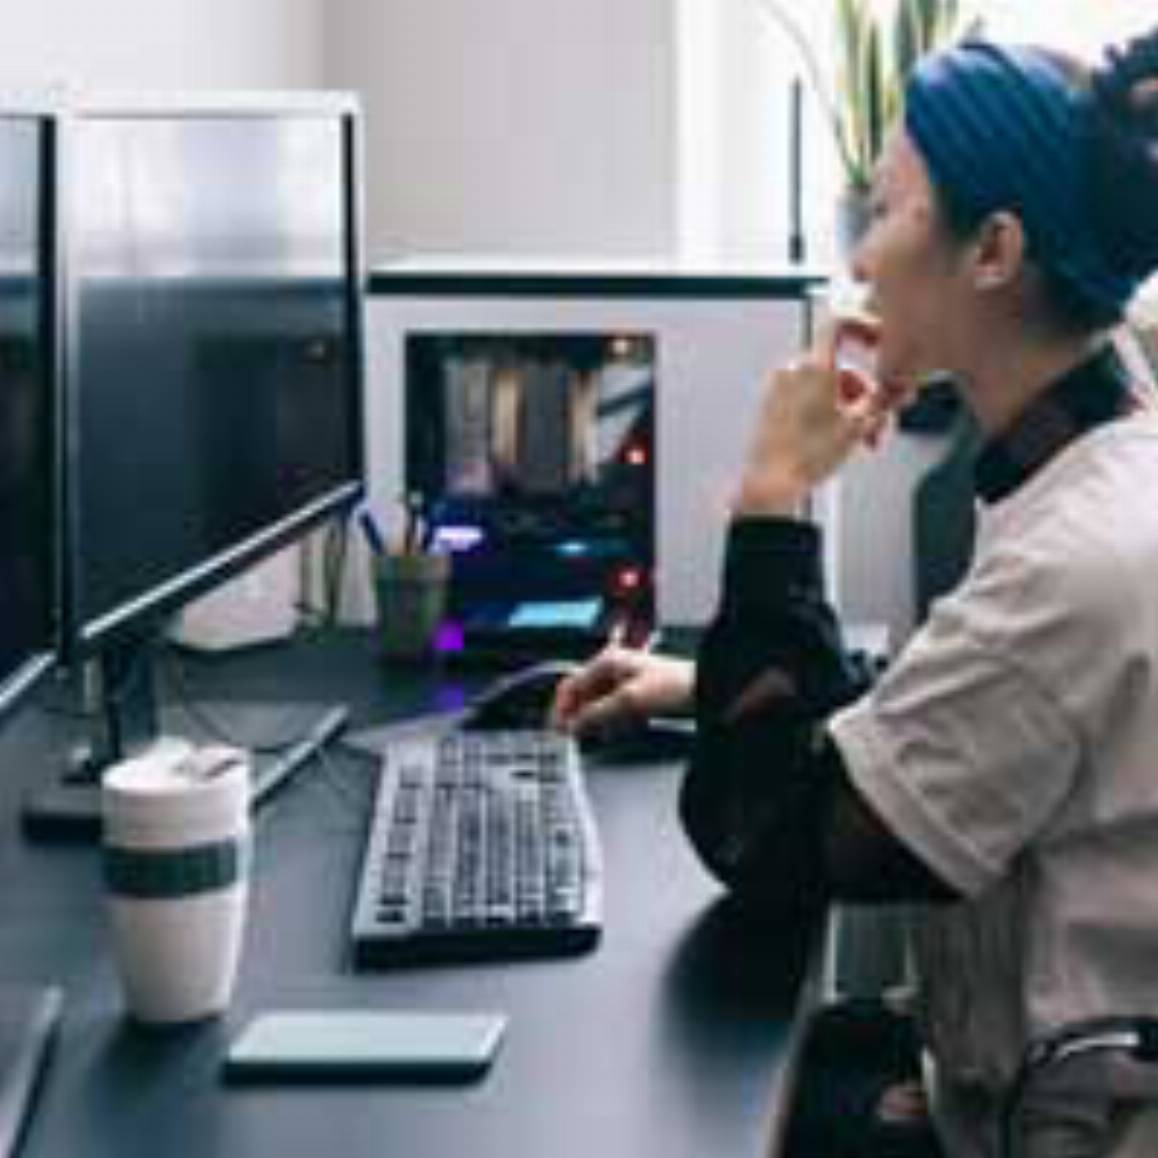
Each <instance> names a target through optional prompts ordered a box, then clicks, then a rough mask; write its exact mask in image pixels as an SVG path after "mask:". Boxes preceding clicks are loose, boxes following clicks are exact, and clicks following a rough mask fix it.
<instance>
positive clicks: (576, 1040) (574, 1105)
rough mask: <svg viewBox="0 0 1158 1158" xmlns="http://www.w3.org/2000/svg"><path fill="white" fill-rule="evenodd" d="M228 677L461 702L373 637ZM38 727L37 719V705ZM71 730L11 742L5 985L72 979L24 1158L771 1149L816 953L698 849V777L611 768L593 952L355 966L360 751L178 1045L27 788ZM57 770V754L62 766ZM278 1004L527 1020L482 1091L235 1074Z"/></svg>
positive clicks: (286, 853) (3, 851) (266, 891)
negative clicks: (235, 968)
mask: <svg viewBox="0 0 1158 1158" xmlns="http://www.w3.org/2000/svg"><path fill="white" fill-rule="evenodd" d="M190 676H191V682H192V683H193V684H194V685H195V686H197V687H199V688H201V689H203V690H207V691H217V692H221V691H224V690H228V692H229V694H230V696H231V698H233V699H234V700H235V701H236V702H238V703H239V704H244V702H245V700H246V698H247V697H261V696H273V695H276V696H278V697H279V698H281V699H286V698H292V697H294V696H301V697H302V698H310V697H313V696H319V695H325V696H327V697H329V698H332V699H340V700H345V701H347V702H348V703H350V705H351V706H352V708H353V711H354V716H355V724H356V725H359V724H361V725H367V724H371V723H374V722H381V721H382V720H384V719H386V718H387V717H388V716H390V715H400V714H405V713H407V712H411V713H412V712H415V711H417V710H420V709H424V708H428V707H429V706H430V705H431V704H432V703H433V702H434V701H435V700H437V699H439V698H440V699H441V702H443V703H453V702H454V701H455V700H456V699H457V698H459V697H461V695H463V694H464V692H465V689H466V685H465V684H464V683H461V682H460V681H459V680H458V679H456V678H454V677H452V676H446V677H444V678H442V679H437V678H431V677H417V676H400V675H397V676H394V677H392V678H391V677H387V675H386V674H385V672H384V671H383V669H381V668H379V667H377V666H376V665H375V663H374V662H373V659H372V656H371V653H370V650H369V644H368V642H367V640H366V638H365V637H364V636H361V635H359V634H355V633H350V634H347V635H345V636H343V637H340V638H338V639H336V640H331V641H329V642H327V643H326V644H325V645H324V646H323V645H318V644H316V643H313V644H308V645H296V646H295V647H294V648H292V649H285V650H278V651H267V652H265V653H264V654H254V655H251V656H247V657H245V658H240V659H238V658H234V659H231V660H229V661H221V660H215V661H197V662H196V663H195V664H193V665H192V669H191V672H190ZM29 715H31V714H30V713H26V716H29ZM57 728H58V724H56V723H53V724H52V725H51V726H49V723H48V722H46V720H45V719H44V718H43V717H37V718H26V719H21V720H20V721H18V723H17V726H16V727H15V728H13V729H10V731H9V733H8V734H7V735H6V736H5V737H4V739H3V741H2V742H0V761H2V763H0V769H2V772H3V775H2V776H0V803H2V804H3V813H2V816H3V822H4V827H3V830H2V831H0V978H3V977H11V978H23V979H26V980H51V981H56V982H58V983H60V984H62V985H64V986H65V988H66V989H67V994H68V1006H67V1013H66V1017H65V1021H64V1025H63V1031H62V1035H61V1039H60V1043H59V1050H58V1053H57V1055H56V1057H55V1059H54V1064H53V1066H52V1068H51V1070H50V1071H49V1079H48V1083H47V1086H46V1088H45V1090H44V1096H43V1097H42V1099H41V1101H40V1104H39V1107H38V1112H37V1114H36V1117H35V1119H34V1121H33V1124H32V1129H31V1131H30V1133H29V1135H28V1137H27V1140H26V1144H25V1147H24V1151H23V1155H22V1158H78V1156H80V1155H83V1156H84V1158H104V1156H108V1158H135V1156H137V1155H140V1156H141V1158H145V1156H147V1158H158V1156H162V1155H163V1156H164V1158H183V1156H189V1158H194V1156H196V1158H216V1156H223V1158H224V1156H228V1158H264V1156H267V1155H268V1156H270V1158H273V1156H275V1155H276V1156H279V1158H284V1156H286V1155H333V1156H334V1158H337V1156H339V1155H340V1156H341V1158H360V1156H363V1155H364V1156H366V1158H370V1156H373V1158H384V1156H395V1155H397V1156H404V1155H423V1156H424V1158H440V1156H443V1155H445V1156H447V1158H450V1156H457V1155H465V1154H469V1155H472V1156H473V1158H492V1156H493V1158H520V1156H532V1155H535V1156H537V1155H551V1156H553V1158H569V1156H575V1158H579V1156H582V1158H591V1156H592V1155H599V1156H600V1158H647V1156H650V1155H654V1156H656V1158H707V1156H709V1155H728V1156H729V1158H744V1156H747V1155H750V1156H752V1158H755V1156H757V1155H761V1156H762V1155H765V1154H766V1153H768V1150H769V1145H770V1141H771V1139H772V1137H773V1135H774V1134H775V1133H776V1131H777V1129H778V1117H779V1111H780V1106H781V1102H782V1100H783V1093H784V1089H785V1087H786V1079H787V1074H788V1071H789V1069H790V1067H789V1066H788V1064H787V1063H788V1059H789V1056H790V1054H791V1053H792V1048H791V1047H792V1045H793V1044H794V1042H795V1033H794V1025H795V1017H794V1015H795V1011H796V1009H797V1005H798V1002H799V1001H800V1000H801V994H802V992H803V991H804V990H806V989H807V988H808V987H807V986H803V987H802V985H801V979H802V977H803V976H804V975H805V972H806V970H805V960H806V957H807V955H808V952H807V946H806V945H805V944H803V942H802V939H801V938H799V937H795V938H793V937H790V936H785V935H780V936H763V937H756V936H753V935H751V934H750V933H746V934H743V935H742V934H741V933H739V932H738V931H737V929H736V927H735V925H734V924H733V922H732V921H731V920H729V919H728V917H727V916H726V913H725V910H724V909H723V908H722V907H721V906H720V905H719V903H718V901H719V893H718V890H717V889H716V888H715V886H714V885H713V884H712V883H711V881H710V880H709V879H708V878H707V877H706V876H705V875H704V874H703V873H702V872H701V870H700V868H699V867H698V865H697V864H696V862H695V861H694V859H693V857H692V855H691V854H690V852H689V851H688V850H687V848H686V847H685V845H684V842H683V839H682V837H681V834H680V832H679V830H678V826H677V823H676V820H675V816H674V802H675V794H676V788H677V784H678V780H679V769H678V768H677V767H675V766H654V765H653V766H647V767H632V768H596V769H593V770H592V771H591V774H590V784H591V790H592V794H593V797H594V801H595V806H596V809H597V813H598V817H599V820H600V824H601V832H602V837H603V842H604V848H605V855H606V871H607V899H606V926H605V932H604V937H603V941H602V943H601V945H600V946H599V948H598V949H597V950H596V951H595V952H593V953H591V954H588V955H585V956H581V957H576V958H570V959H563V960H549V961H534V962H520V963H516V964H502V965H476V966H471V967H438V968H428V969H421V970H419V969H411V970H407V971H394V972H377V973H354V972H352V970H351V969H350V966H349V964H348V962H347V958H346V951H345V929H346V922H347V914H348V909H349V904H350V900H351V889H352V885H353V881H354V875H355V870H356V864H357V860H358V856H359V853H360V846H361V834H362V826H363V818H364V815H365V806H366V804H367V801H368V796H369V789H370V781H371V776H370V765H369V764H368V762H367V761H365V760H363V759H360V758H356V757H354V756H353V755H351V754H349V753H342V752H340V751H337V752H334V754H333V755H332V756H331V757H330V758H329V760H328V761H327V762H326V763H325V765H324V766H323V765H319V766H316V767H314V768H313V769H311V770H310V772H309V773H307V776H306V778H304V779H302V780H301V781H300V782H298V783H296V784H294V785H291V786H290V788H289V789H288V790H287V791H286V792H285V793H284V795H282V796H281V797H280V798H277V799H275V801H273V802H272V803H271V804H270V805H269V806H268V807H267V809H266V810H265V811H264V812H263V813H262V814H261V816H260V818H259V822H258V830H257V850H256V866H255V879H254V885H253V900H252V919H251V925H250V929H249V934H248V941H247V948H246V953H245V959H244V964H243V969H242V975H241V979H240V985H239V990H238V993H237V997H236V1000H235V1003H234V1007H233V1009H232V1011H231V1012H230V1014H229V1015H228V1016H227V1017H226V1018H224V1019H222V1020H221V1021H220V1022H218V1023H214V1024H209V1025H205V1026H202V1027H200V1028H197V1029H193V1030H188V1031H181V1032H178V1033H173V1034H150V1033H145V1032H142V1031H140V1030H134V1029H131V1028H130V1027H129V1026H128V1025H127V1023H125V1022H124V1020H123V1019H122V1017H121V1014H120V1007H119V1000H118V991H117V987H116V980H115V976H114V974H113V972H112V966H111V963H110V960H109V957H108V953H107V950H106V945H105V939H104V932H103V929H102V915H101V909H100V904H99V896H100V883H99V875H98V863H97V858H96V855H95V851H94V850H93V849H92V848H90V847H76V846H57V845H43V844H29V843H27V842H25V841H24V840H23V839H22V838H21V837H20V835H19V833H18V831H17V829H16V827H15V821H14V796H15V790H16V787H17V785H18V784H20V783H30V782H33V781H34V780H35V778H36V776H37V775H39V774H40V772H41V770H42V767H43V763H42V760H43V753H44V750H45V748H46V746H50V744H51V741H52V739H53V736H54V734H55V732H56V730H57ZM38 765H39V766H40V767H38ZM274 1006H294V1007H320V1008H332V1007H357V1008H392V1007H407V1008H410V1007H413V1008H420V1009H443V1008H454V1009H458V1008H469V1009H473V1008H486V1009H500V1010H505V1011H506V1012H507V1013H508V1014H509V1016H510V1025H509V1028H508V1033H507V1038H506V1041H505V1044H504V1046H503V1048H502V1051H501V1053H500V1055H499V1058H498V1060H497V1062H496V1064H495V1066H494V1068H493V1070H492V1071H491V1072H490V1074H489V1075H488V1076H487V1077H486V1078H485V1079H484V1080H483V1081H481V1082H479V1083H477V1084H474V1085H469V1086H459V1087H442V1088H434V1087H413V1086H412V1087H389V1086H361V1087H358V1086H347V1087H329V1088H317V1087H306V1088H303V1087H295V1088H261V1089H254V1088H244V1089H239V1088H229V1087H225V1086H223V1085H222V1084H221V1082H220V1080H219V1076H218V1067H219V1062H220V1058H221V1055H222V1051H223V1048H224V1045H225V1043H226V1041H227V1040H228V1039H229V1037H230V1036H231V1035H232V1034H233V1033H234V1032H235V1031H236V1030H237V1029H238V1027H239V1026H240V1025H241V1024H242V1023H243V1021H244V1020H245V1019H246V1017H247V1015H249V1014H251V1013H253V1012H256V1011H258V1010H261V1009H265V1008H269V1007H274Z"/></svg>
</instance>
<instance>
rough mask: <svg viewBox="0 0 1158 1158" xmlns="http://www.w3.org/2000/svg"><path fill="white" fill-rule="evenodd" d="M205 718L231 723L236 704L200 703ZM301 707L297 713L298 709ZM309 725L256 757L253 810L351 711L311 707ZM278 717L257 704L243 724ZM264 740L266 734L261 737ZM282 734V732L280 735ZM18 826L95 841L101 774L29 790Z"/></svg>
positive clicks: (32, 832) (35, 833) (36, 834)
mask: <svg viewBox="0 0 1158 1158" xmlns="http://www.w3.org/2000/svg"><path fill="white" fill-rule="evenodd" d="M198 709H199V711H201V712H203V714H204V715H205V716H206V717H211V718H214V719H217V718H223V719H229V718H230V717H231V716H236V714H237V706H236V705H233V704H227V705H212V704H205V705H198ZM299 709H300V711H299ZM306 710H307V709H305V708H302V706H301V705H294V707H293V715H294V716H295V717H297V718H299V719H300V718H301V716H305V711H306ZM308 710H309V715H308V716H306V717H305V718H306V719H308V720H310V721H311V722H310V723H309V725H308V727H306V728H304V729H303V728H302V726H301V724H300V723H299V724H298V725H297V730H296V731H294V732H293V733H291V734H292V735H298V736H299V737H300V738H298V739H297V740H294V741H292V742H291V743H289V744H288V745H287V746H286V747H285V748H284V749H283V750H280V751H277V752H275V753H272V754H266V753H260V752H259V753H257V754H255V756H254V762H253V788H252V792H251V799H252V803H253V806H254V807H255V808H257V807H259V806H261V805H262V804H264V803H265V802H266V801H267V800H268V799H269V798H270V797H271V796H272V795H273V794H274V793H275V792H277V791H278V790H279V789H280V788H282V787H283V786H284V785H285V784H286V783H288V781H289V780H290V779H291V778H292V777H293V776H294V775H295V774H296V773H297V772H299V771H300V770H301V769H302V768H303V767H304V766H305V765H306V764H308V763H309V761H310V760H311V759H313V757H314V756H315V755H316V754H317V753H318V751H319V750H320V749H322V748H323V747H325V745H326V744H328V743H329V742H330V741H331V740H332V739H333V738H334V737H335V736H337V735H338V733H339V732H341V731H342V729H343V728H344V727H345V726H346V723H347V721H348V719H349V711H348V710H347V709H346V708H345V707H342V706H337V707H332V706H331V707H325V708H322V707H319V706H317V705H312V706H310V707H309V709H308ZM263 711H264V714H266V715H269V716H274V715H276V716H278V718H280V720H281V721H282V725H281V726H282V728H283V729H284V728H285V724H284V721H285V718H286V707H285V705H275V706H272V707H266V708H265V709H264V710H263V709H262V708H261V707H260V706H259V705H246V708H245V714H246V717H247V724H252V719H251V717H253V716H254V715H256V716H258V717H260V716H261V715H262V714H263ZM255 734H257V732H256V729H255V731H254V732H250V731H249V728H248V727H246V728H245V730H244V732H243V730H242V727H241V726H239V727H238V735H237V740H236V743H237V744H238V746H239V747H245V742H244V740H245V737H246V736H250V735H255ZM261 734H262V735H264V736H265V737H269V736H270V734H271V733H270V732H268V731H263V732H262V733H261ZM281 734H283V735H284V734H285V732H284V731H283V732H282V733H281ZM203 742H206V743H208V742H213V743H223V742H224V739H213V740H208V739H204V740H203ZM21 823H22V827H23V830H24V832H25V834H26V835H27V836H29V837H30V838H32V839H34V840H60V841H67V840H87V841H91V840H97V839H99V837H100V833H101V799H100V783H99V773H98V772H96V771H93V770H91V769H90V770H88V771H87V773H86V772H76V771H74V772H70V773H68V774H66V775H65V776H64V777H62V778H61V779H60V780H58V781H57V782H56V783H54V784H49V785H45V786H43V787H40V788H36V789H33V790H32V791H30V792H29V793H28V794H27V795H26V796H25V797H24V800H23V801H22V805H21Z"/></svg>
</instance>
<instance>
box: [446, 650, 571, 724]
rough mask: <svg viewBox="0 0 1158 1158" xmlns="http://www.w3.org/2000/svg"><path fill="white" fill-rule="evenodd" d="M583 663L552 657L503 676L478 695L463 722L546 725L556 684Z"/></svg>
mask: <svg viewBox="0 0 1158 1158" xmlns="http://www.w3.org/2000/svg"><path fill="white" fill-rule="evenodd" d="M580 666H581V665H580V664H578V663H574V662H572V661H571V660H562V659H549V660H543V661H541V662H540V663H534V664H530V665H529V666H528V667H523V668H520V669H519V670H518V671H515V672H512V673H511V674H510V675H505V676H500V677H499V678H498V679H496V680H495V681H494V682H493V683H492V684H490V685H489V686H487V687H485V688H484V689H483V690H482V691H481V692H479V693H478V694H477V695H475V696H474V698H473V699H472V700H471V703H470V705H469V706H468V708H467V711H466V716H465V717H464V719H463V722H462V726H463V727H464V728H467V729H474V730H475V731H493V730H498V729H501V728H544V727H546V726H547V713H548V712H549V711H550V708H551V704H552V702H553V701H554V698H555V688H556V687H558V686H559V683H560V682H561V681H562V680H564V679H565V678H566V677H567V676H569V675H571V674H572V673H573V672H576V671H578V670H579V668H580Z"/></svg>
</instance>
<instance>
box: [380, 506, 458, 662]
mask: <svg viewBox="0 0 1158 1158" xmlns="http://www.w3.org/2000/svg"><path fill="white" fill-rule="evenodd" d="M405 505H406V524H405V528H404V530H403V534H402V538H401V541H399V542H395V543H388V542H387V541H386V540H385V538H384V537H383V536H382V534H381V533H380V531H379V530H378V527H377V524H376V523H375V522H374V520H373V516H372V515H371V514H370V512H369V510H367V509H366V508H365V507H362V508H361V509H360V510H359V512H358V520H359V522H360V524H361V526H362V530H363V533H364V534H365V536H366V541H367V543H368V544H369V546H370V562H371V566H372V567H373V579H374V597H375V600H376V603H377V610H378V642H379V647H380V650H381V653H382V655H383V656H384V657H385V658H386V659H389V660H400V661H410V662H413V661H419V660H425V659H428V658H430V657H431V656H432V655H433V653H434V644H435V640H436V639H437V636H438V629H439V626H440V625H441V623H442V620H443V617H444V615H445V614H446V596H447V588H448V586H449V583H450V558H451V557H450V555H449V554H447V553H446V552H442V551H435V550H432V549H431V542H430V532H429V524H428V523H427V521H426V518H425V516H424V514H423V506H422V503H421V501H420V499H419V498H418V497H417V496H407V498H406V503H405Z"/></svg>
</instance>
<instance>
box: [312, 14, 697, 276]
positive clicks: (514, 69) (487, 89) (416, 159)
mask: <svg viewBox="0 0 1158 1158" xmlns="http://www.w3.org/2000/svg"><path fill="white" fill-rule="evenodd" d="M326 21H327V39H326V79H327V82H328V83H329V84H330V85H332V86H333V87H338V88H354V89H357V90H359V91H360V92H361V94H362V99H363V102H364V106H363V107H364V110H365V125H366V145H367V155H368V160H369V166H368V182H367V194H368V196H367V236H368V244H367V253H368V255H369V257H370V259H371V261H373V260H375V259H381V258H384V257H387V256H390V255H398V254H399V253H427V254H431V253H434V254H438V253H448V252H449V253H453V252H473V253H485V254H539V255H543V254H556V255H577V254H582V255H585V256H588V257H592V256H601V255H603V256H613V257H624V256H629V257H636V256H641V255H643V256H653V255H657V254H664V253H668V252H670V251H671V249H672V246H673V243H674V238H675V217H676V206H675V201H676V180H675V171H674V166H675V156H674V154H675V145H674V140H675V105H676V101H675V84H676V80H675V64H674V43H675V41H674V37H675V31H674V30H675V4H674V3H673V2H672V0H630V2H629V3H624V2H623V0H485V2H481V0H389V2H386V0H329V3H328V4H327V5H326Z"/></svg>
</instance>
